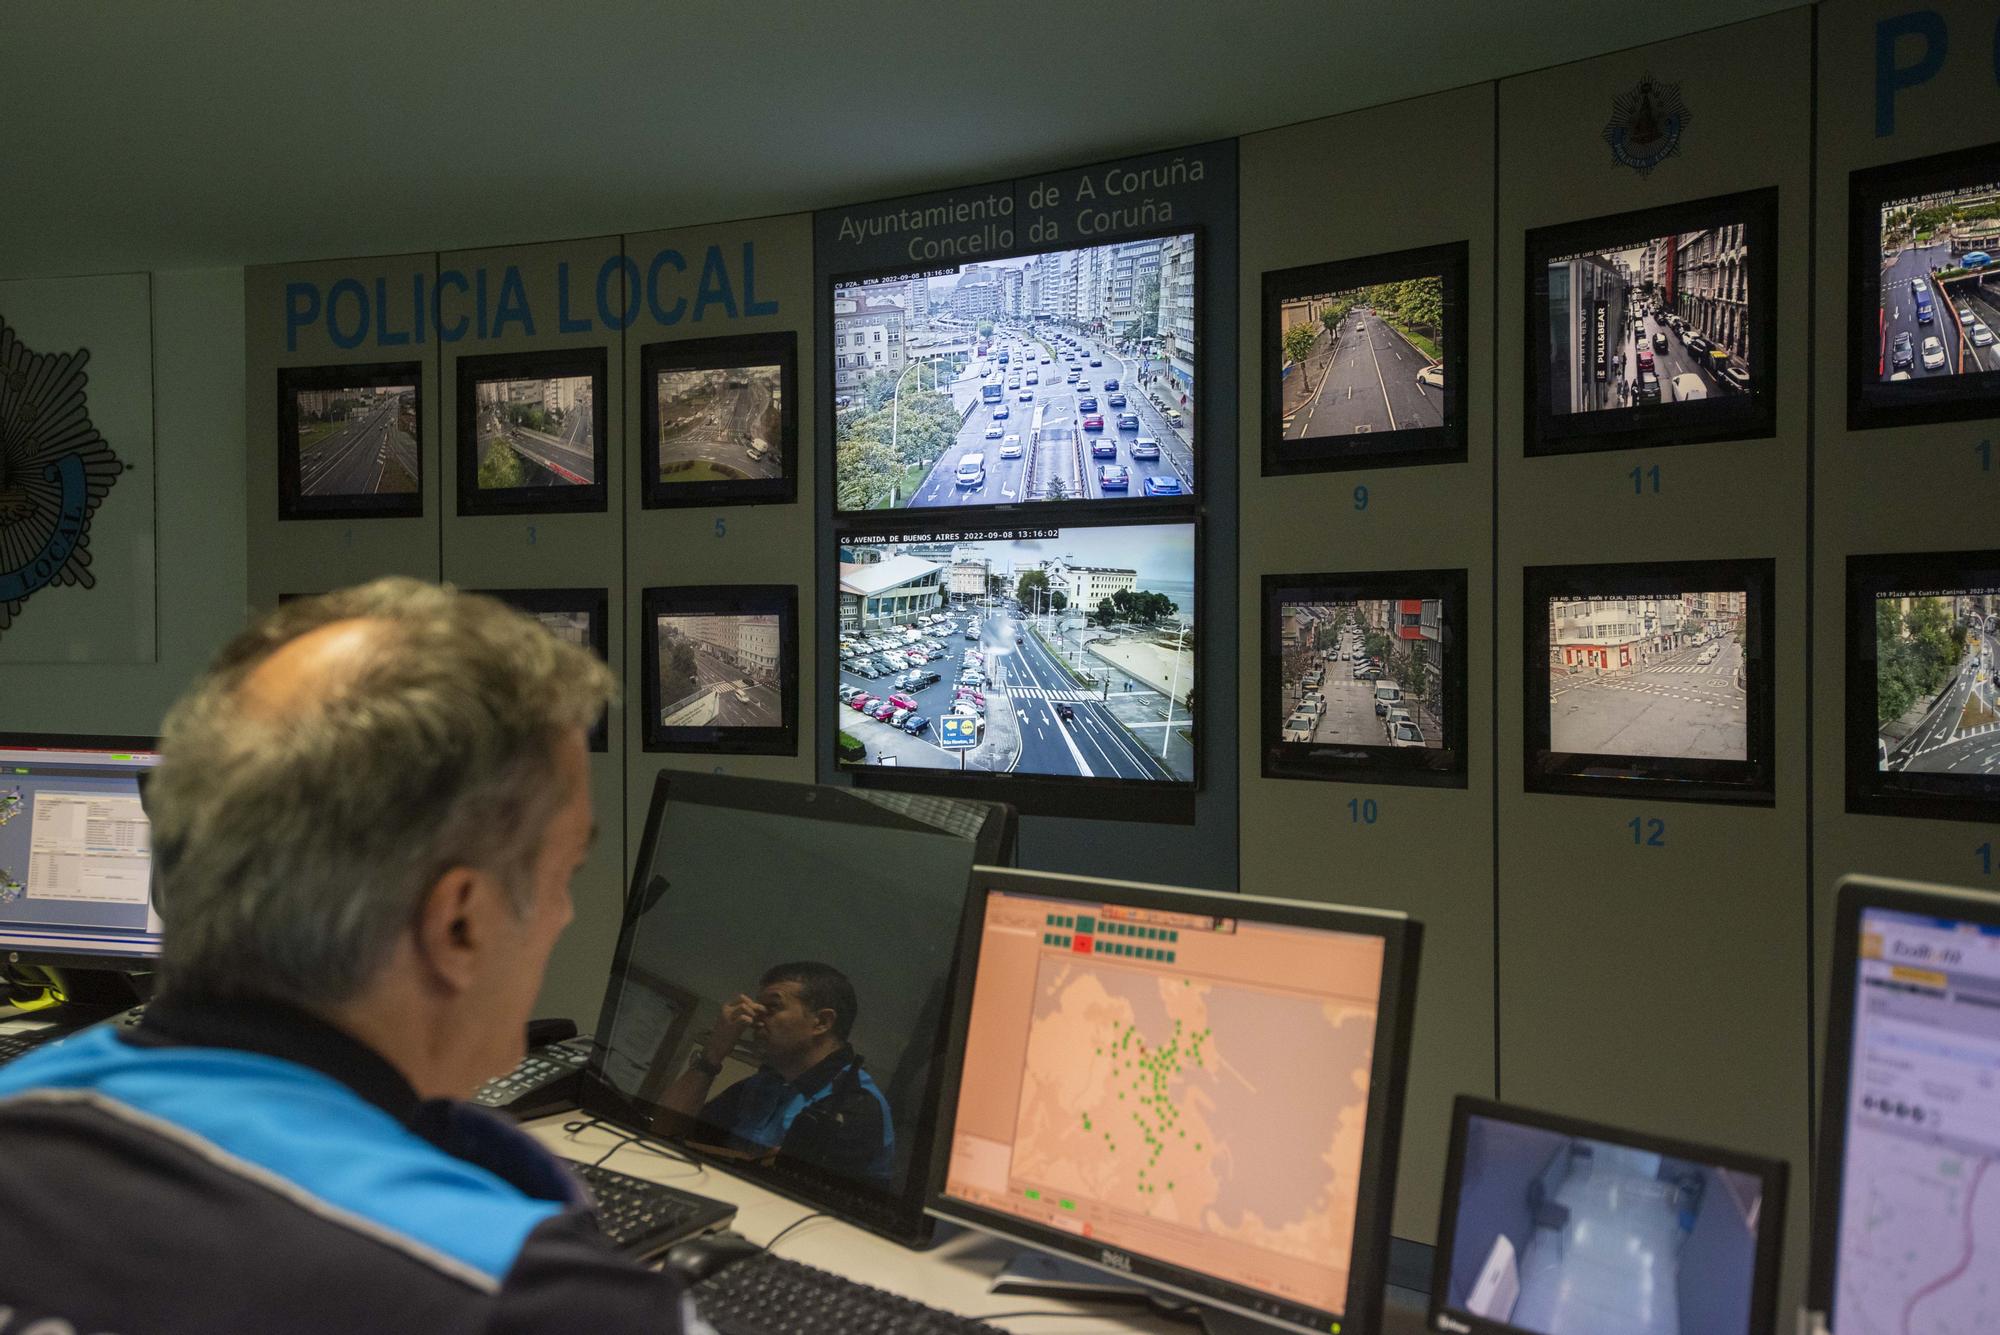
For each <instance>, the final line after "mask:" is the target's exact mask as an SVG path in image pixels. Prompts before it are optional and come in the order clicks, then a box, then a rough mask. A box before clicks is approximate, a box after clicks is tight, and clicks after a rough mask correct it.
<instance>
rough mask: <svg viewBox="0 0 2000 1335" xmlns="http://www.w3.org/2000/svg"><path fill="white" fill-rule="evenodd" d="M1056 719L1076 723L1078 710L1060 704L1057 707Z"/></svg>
mask: <svg viewBox="0 0 2000 1335" xmlns="http://www.w3.org/2000/svg"><path fill="white" fill-rule="evenodd" d="M1056 717H1057V718H1059V719H1061V720H1062V721H1063V722H1064V723H1074V722H1076V710H1075V709H1073V708H1071V707H1070V706H1069V705H1065V704H1060V703H1059V704H1057V705H1056Z"/></svg>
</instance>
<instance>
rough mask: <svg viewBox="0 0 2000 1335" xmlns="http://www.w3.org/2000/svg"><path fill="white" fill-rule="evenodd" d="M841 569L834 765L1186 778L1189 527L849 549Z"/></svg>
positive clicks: (1190, 763) (1190, 743)
mask: <svg viewBox="0 0 2000 1335" xmlns="http://www.w3.org/2000/svg"><path fill="white" fill-rule="evenodd" d="M837 573H838V576H839V580H840V680H839V694H840V705H841V714H840V730H841V733H840V751H839V756H840V759H842V760H844V761H848V762H850V763H854V764H868V765H888V764H894V765H899V766H904V767H908V766H921V767H924V768H930V769H939V768H942V769H958V768H960V757H961V756H963V760H964V768H966V769H969V770H980V771H985V772H989V773H1019V774H1060V775H1070V776H1076V777H1081V778H1108V779H1147V780H1153V781H1158V782H1179V783H1188V782H1192V781H1193V779H1194V717H1193V712H1192V701H1193V700H1194V686H1195V681H1194V663H1195V655H1194V650H1195V619H1194V616H1195V608H1194V527H1193V525H1191V524H1147V525H1136V526H1132V527H1120V528H1065V529H1040V530H1019V531H1013V532H1009V533H1005V534H1002V535H999V536H987V537H984V538H982V539H981V540H978V541H972V540H964V539H960V538H958V537H956V536H954V535H951V534H938V535H926V536H919V537H903V538H898V539H895V540H893V541H866V540H859V539H855V540H850V541H849V542H848V543H846V544H845V545H843V546H842V548H841V552H840V563H839V569H838V572H837ZM949 716H957V717H959V718H963V719H969V720H971V722H970V724H969V725H966V724H960V725H955V726H958V727H967V726H969V727H970V728H971V729H972V730H973V735H974V736H975V739H976V742H977V744H976V745H975V746H973V747H972V748H971V749H969V750H965V751H962V752H957V753H954V752H953V751H950V750H946V749H945V748H944V747H943V746H942V745H941V740H942V735H943V733H944V728H943V726H942V725H943V723H944V721H945V720H946V718H947V717H949Z"/></svg>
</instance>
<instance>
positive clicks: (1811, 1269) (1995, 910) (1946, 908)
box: [1806, 875, 2000, 1321]
mask: <svg viewBox="0 0 2000 1335" xmlns="http://www.w3.org/2000/svg"><path fill="white" fill-rule="evenodd" d="M1870 909H1883V910H1886V911H1888V912H1891V913H1909V914H1915V915H1918V916H1922V917H1930V918H1949V919H1954V920H1956V921H1960V922H1973V923H1978V924H1979V925H1981V926H1985V927H1993V928H2000V895H1994V894H1992V893H1990V892H1987V891H1980V890H1969V889H1964V888H1961V887H1957V886H1943V885H1930V884H1925V883H1923V882H1918V881H1899V880H1892V879H1890V878H1887V877H1880V876H1852V875H1850V876H1844V877H1842V878H1841V880H1840V885H1839V889H1838V892H1837V898H1836V900H1835V907H1834V915H1833V957H1832V963H1831V970H1832V972H1831V974H1830V975H1829V987H1828V994H1827V1016H1826V1060H1825V1062H1824V1064H1823V1067H1824V1076H1823V1082H1824V1083H1823V1084H1822V1086H1821V1091H1820V1101H1819V1143H1818V1145H1817V1146H1816V1147H1815V1158H1814V1169H1815V1171H1814V1173H1813V1202H1812V1238H1811V1245H1810V1249H1809V1251H1808V1254H1807V1265H1808V1269H1807V1276H1806V1307H1807V1309H1808V1310H1809V1311H1812V1312H1816V1313H1820V1314H1822V1315H1823V1316H1824V1318H1825V1319H1826V1320H1828V1321H1831V1320H1832V1317H1833V1297H1834V1288H1835V1285H1836V1284H1837V1283H1838V1282H1839V1274H1838V1271H1839V1256H1838V1251H1839V1247H1840V1195H1841V1178H1842V1174H1843V1171H1844V1168H1845V1162H1846V1158H1847V1100H1848V1088H1849V1082H1850V1080H1851V1078H1852V1075H1853V1063H1854V1001H1855V986H1854V984H1855V973H1856V969H1857V966H1858V965H1859V963H1860V956H1861V918H1862V915H1863V914H1864V913H1866V912H1867V911H1868V910H1870Z"/></svg>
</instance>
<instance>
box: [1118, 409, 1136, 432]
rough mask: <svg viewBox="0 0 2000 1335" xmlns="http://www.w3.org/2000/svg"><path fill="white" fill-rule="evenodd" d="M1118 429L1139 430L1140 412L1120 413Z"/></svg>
mask: <svg viewBox="0 0 2000 1335" xmlns="http://www.w3.org/2000/svg"><path fill="white" fill-rule="evenodd" d="M1118 429H1119V430H1120V431H1137V430H1138V429H1139V414H1137V413H1120V414H1118Z"/></svg>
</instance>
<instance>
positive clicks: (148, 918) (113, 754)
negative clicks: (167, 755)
mask: <svg viewBox="0 0 2000 1335" xmlns="http://www.w3.org/2000/svg"><path fill="white" fill-rule="evenodd" d="M153 745H154V743H153V741H152V740H151V739H150V738H137V737H79V736H67V735H63V736H58V735H51V734H42V733H0V960H7V961H9V962H12V963H16V964H38V965H44V966H53V967H59V968H60V967H68V968H76V969H116V970H137V969H145V968H148V967H150V966H151V963H152V961H154V960H155V959H157V958H158V957H159V954H160V920H159V917H158V916H157V915H156V914H155V913H154V912H153V904H152V896H151V894H150V890H151V884H152V842H151V837H150V836H151V826H150V824H149V823H148V821H147V819H146V813H145V811H144V810H143V809H142V807H141V806H140V802H139V783H140V776H141V775H142V774H144V773H145V772H146V771H147V770H149V769H151V768H152V767H153V765H154V763H155V762H156V761H157V760H158V759H159V756H158V755H157V754H156V753H155V752H154V751H153V749H152V748H153Z"/></svg>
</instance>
